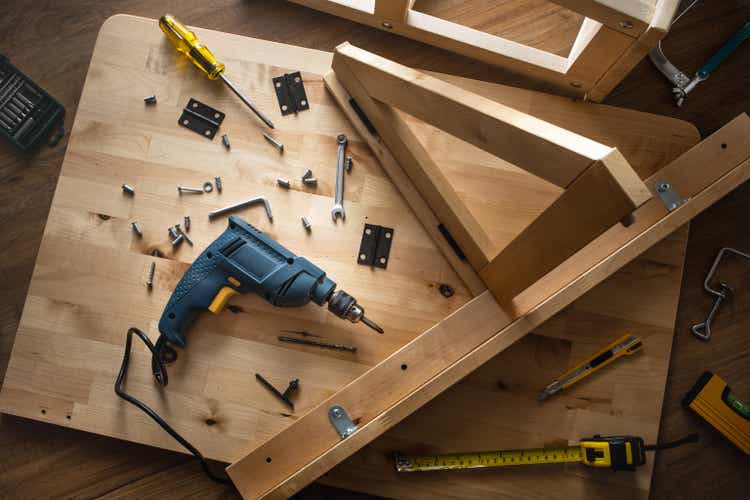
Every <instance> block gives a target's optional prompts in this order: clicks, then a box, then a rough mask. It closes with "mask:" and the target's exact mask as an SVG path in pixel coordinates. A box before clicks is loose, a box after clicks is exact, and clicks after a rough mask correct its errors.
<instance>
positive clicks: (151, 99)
mask: <svg viewBox="0 0 750 500" xmlns="http://www.w3.org/2000/svg"><path fill="white" fill-rule="evenodd" d="M143 102H145V103H146V105H148V106H153V105H155V104H156V95H149V96H146V97H144V98H143Z"/></svg>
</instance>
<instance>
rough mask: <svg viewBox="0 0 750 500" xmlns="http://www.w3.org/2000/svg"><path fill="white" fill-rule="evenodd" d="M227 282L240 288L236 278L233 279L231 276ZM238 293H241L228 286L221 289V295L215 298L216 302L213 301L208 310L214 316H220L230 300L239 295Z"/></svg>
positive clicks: (218, 294)
mask: <svg viewBox="0 0 750 500" xmlns="http://www.w3.org/2000/svg"><path fill="white" fill-rule="evenodd" d="M227 280H228V281H229V282H230V283H231V284H233V285H235V286H240V282H239V281H238V280H236V279H235V278H232V277H231V276H230V277H229V278H228V279H227ZM238 293H239V292H238V291H237V290H235V289H233V288H230V287H228V286H223V287H221V290H219V293H217V294H216V296H215V297H214V300H212V301H211V305H209V306H208V310H209V311H211V312H212V313H214V314H219V313H220V312H221V311H223V310H224V307H226V305H227V302H229V299H231V298H232V296H234V295H237V294H238Z"/></svg>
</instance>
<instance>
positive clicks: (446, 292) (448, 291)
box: [438, 283, 455, 297]
mask: <svg viewBox="0 0 750 500" xmlns="http://www.w3.org/2000/svg"><path fill="white" fill-rule="evenodd" d="M438 290H440V293H441V294H443V297H453V294H454V293H455V292H454V290H453V287H452V286H450V285H448V284H446V283H443V284H442V285H440V287H439V288H438Z"/></svg>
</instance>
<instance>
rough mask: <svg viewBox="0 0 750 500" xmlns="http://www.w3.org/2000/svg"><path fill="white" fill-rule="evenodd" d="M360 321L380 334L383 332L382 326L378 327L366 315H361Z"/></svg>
mask: <svg viewBox="0 0 750 500" xmlns="http://www.w3.org/2000/svg"><path fill="white" fill-rule="evenodd" d="M360 321H361V322H362V323H364V324H365V325H367V326H369V327H370V328H372V329H373V330H375V331H376V332H378V333H380V334H383V333H385V332H384V331H383V329H382V328H380V327H379V326H378V325H377V324H376V323H375V322H374V321H373V320H371V319H369V318H367V317H366V316H362V318H361V319H360Z"/></svg>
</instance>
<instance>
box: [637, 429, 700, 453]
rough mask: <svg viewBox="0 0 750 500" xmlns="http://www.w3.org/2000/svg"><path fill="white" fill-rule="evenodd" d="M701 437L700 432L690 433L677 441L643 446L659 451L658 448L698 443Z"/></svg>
mask: <svg viewBox="0 0 750 500" xmlns="http://www.w3.org/2000/svg"><path fill="white" fill-rule="evenodd" d="M699 439H700V437H699V436H698V434H695V433H693V434H688V435H687V436H685V437H684V438H681V439H677V440H675V441H670V442H668V443H662V444H647V445H645V446H644V447H643V449H644V450H645V451H657V450H668V449H670V448H677V447H678V446H682V445H683V444H688V443H697V442H698V440H699Z"/></svg>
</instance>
